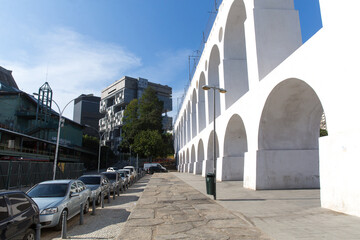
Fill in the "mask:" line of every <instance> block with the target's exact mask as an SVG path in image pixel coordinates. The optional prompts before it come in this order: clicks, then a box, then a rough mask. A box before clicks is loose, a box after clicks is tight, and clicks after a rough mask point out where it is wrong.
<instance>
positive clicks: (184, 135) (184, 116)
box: [182, 110, 187, 146]
mask: <svg viewBox="0 0 360 240" xmlns="http://www.w3.org/2000/svg"><path fill="white" fill-rule="evenodd" d="M186 113H187V111H186V110H185V111H184V115H183V117H182V119H183V146H185V145H186V139H187V134H186Z"/></svg>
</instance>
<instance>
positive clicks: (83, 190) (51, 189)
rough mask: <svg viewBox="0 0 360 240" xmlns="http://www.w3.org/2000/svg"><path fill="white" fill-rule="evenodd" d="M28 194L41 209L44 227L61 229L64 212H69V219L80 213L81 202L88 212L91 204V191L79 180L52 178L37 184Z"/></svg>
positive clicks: (41, 221) (41, 220)
mask: <svg viewBox="0 0 360 240" xmlns="http://www.w3.org/2000/svg"><path fill="white" fill-rule="evenodd" d="M27 194H28V195H29V196H30V197H31V198H32V199H33V200H34V201H35V202H36V203H37V205H38V206H39V209H40V223H41V225H42V227H43V228H44V227H45V228H48V227H55V229H56V230H61V227H62V214H63V212H66V213H67V220H69V219H71V218H73V217H74V216H75V215H77V214H79V213H80V204H83V206H84V207H83V211H84V213H87V212H88V211H89V206H90V196H91V191H90V189H88V188H87V187H86V186H85V184H84V183H83V182H82V181H79V180H69V179H67V180H52V181H45V182H41V183H38V184H36V185H35V186H34V187H32V188H30V189H29V190H28V191H27Z"/></svg>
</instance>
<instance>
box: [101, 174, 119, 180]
mask: <svg viewBox="0 0 360 240" xmlns="http://www.w3.org/2000/svg"><path fill="white" fill-rule="evenodd" d="M103 174H104V175H105V176H106V177H107V178H108V179H109V180H116V174H113V173H103Z"/></svg>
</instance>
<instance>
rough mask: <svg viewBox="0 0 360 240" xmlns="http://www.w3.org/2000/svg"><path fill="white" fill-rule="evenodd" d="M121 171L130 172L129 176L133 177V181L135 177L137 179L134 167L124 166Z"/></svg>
mask: <svg viewBox="0 0 360 240" xmlns="http://www.w3.org/2000/svg"><path fill="white" fill-rule="evenodd" d="M123 169H129V170H130V172H131V175H133V176H134V180H135V179H136V177H137V172H136V169H135V167H133V166H125V167H123Z"/></svg>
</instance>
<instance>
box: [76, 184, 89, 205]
mask: <svg viewBox="0 0 360 240" xmlns="http://www.w3.org/2000/svg"><path fill="white" fill-rule="evenodd" d="M76 184H77V186H78V191H79V194H80V203H84V204H85V202H86V199H87V197H88V196H87V194H86V191H85V189H86V186H85V184H84V183H82V182H80V181H77V182H76Z"/></svg>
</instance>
